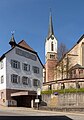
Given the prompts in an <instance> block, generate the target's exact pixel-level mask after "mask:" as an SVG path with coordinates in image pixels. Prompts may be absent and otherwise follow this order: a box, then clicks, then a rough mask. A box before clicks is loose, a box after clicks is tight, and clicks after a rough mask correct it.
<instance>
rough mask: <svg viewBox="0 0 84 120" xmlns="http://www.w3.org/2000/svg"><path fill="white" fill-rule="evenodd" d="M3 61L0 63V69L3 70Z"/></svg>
mask: <svg viewBox="0 0 84 120" xmlns="http://www.w3.org/2000/svg"><path fill="white" fill-rule="evenodd" d="M3 66H4V65H3V61H1V62H0V69H3Z"/></svg>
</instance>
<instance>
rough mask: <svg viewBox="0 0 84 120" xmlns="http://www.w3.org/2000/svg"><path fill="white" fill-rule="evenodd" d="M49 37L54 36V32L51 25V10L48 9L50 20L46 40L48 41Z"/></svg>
mask: <svg viewBox="0 0 84 120" xmlns="http://www.w3.org/2000/svg"><path fill="white" fill-rule="evenodd" d="M51 35H54V30H53V23H52V14H51V9H50V18H49V28H48V36H47V39H49V38H50V37H51Z"/></svg>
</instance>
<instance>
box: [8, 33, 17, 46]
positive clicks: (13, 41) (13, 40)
mask: <svg viewBox="0 0 84 120" xmlns="http://www.w3.org/2000/svg"><path fill="white" fill-rule="evenodd" d="M9 44H10V45H11V47H14V46H15V45H16V42H15V38H14V32H12V37H11V39H10V42H9Z"/></svg>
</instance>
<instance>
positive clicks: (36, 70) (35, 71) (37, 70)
mask: <svg viewBox="0 0 84 120" xmlns="http://www.w3.org/2000/svg"><path fill="white" fill-rule="evenodd" d="M33 72H34V73H36V74H39V68H38V67H36V66H33Z"/></svg>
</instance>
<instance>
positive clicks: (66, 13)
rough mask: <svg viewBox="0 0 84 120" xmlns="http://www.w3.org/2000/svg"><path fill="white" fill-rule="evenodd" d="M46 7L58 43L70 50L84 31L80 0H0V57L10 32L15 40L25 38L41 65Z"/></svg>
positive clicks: (43, 58) (46, 25) (47, 17)
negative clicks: (12, 32) (50, 16)
mask: <svg viewBox="0 0 84 120" xmlns="http://www.w3.org/2000/svg"><path fill="white" fill-rule="evenodd" d="M50 9H51V10H52V20H53V28H54V34H55V37H56V38H57V40H58V44H60V43H61V42H62V43H64V44H65V45H66V46H67V48H68V49H71V48H72V47H73V46H74V45H75V44H76V42H77V41H78V40H79V38H80V37H81V36H82V35H83V34H84V0H0V56H2V55H3V54H4V53H5V52H7V51H8V50H9V49H10V45H9V41H10V39H11V31H14V37H15V40H16V42H17V43H18V42H20V41H21V40H25V41H26V42H27V44H28V45H30V46H31V47H32V48H33V49H34V50H35V51H36V52H37V53H38V55H39V57H40V59H41V61H42V63H43V64H45V39H46V37H47V34H48V25H49V15H50Z"/></svg>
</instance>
